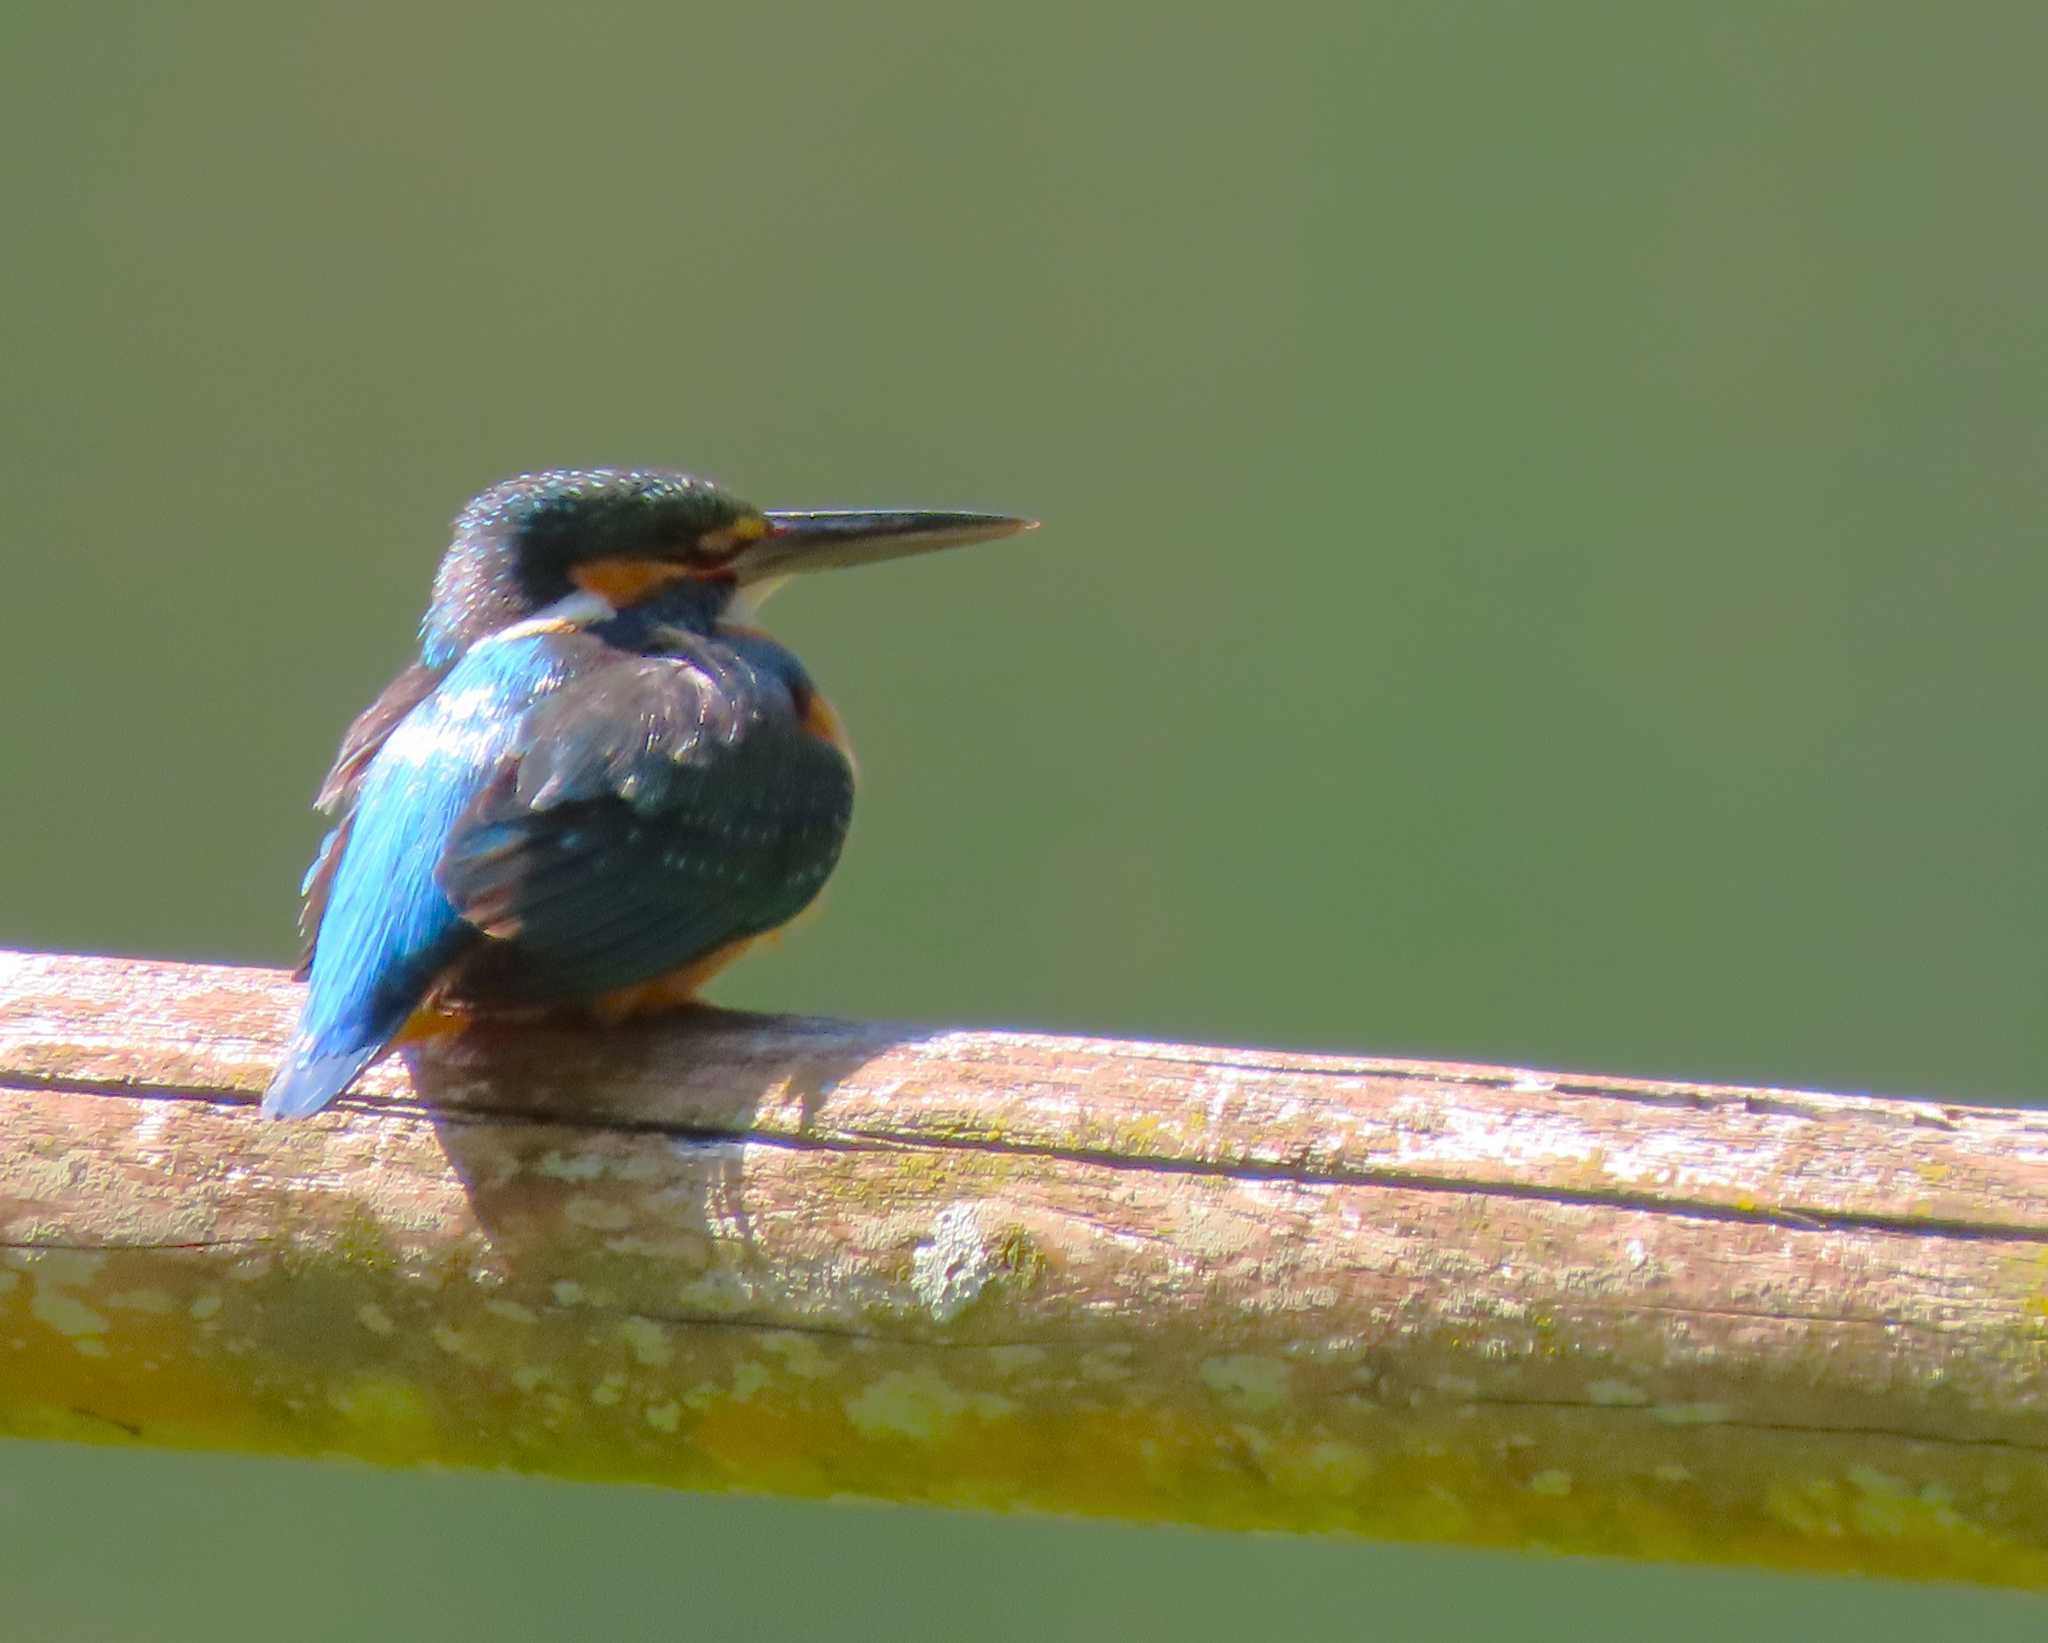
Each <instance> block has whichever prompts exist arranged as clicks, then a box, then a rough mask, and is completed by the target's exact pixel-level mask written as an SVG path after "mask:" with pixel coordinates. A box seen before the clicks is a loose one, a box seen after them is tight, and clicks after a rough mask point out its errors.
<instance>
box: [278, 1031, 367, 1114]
mask: <svg viewBox="0 0 2048 1643" xmlns="http://www.w3.org/2000/svg"><path fill="white" fill-rule="evenodd" d="M396 1030H397V1029H396V1028H395V1027H394V1028H393V1029H392V1031H393V1032H396ZM390 1036H391V1034H389V1033H383V1034H378V1035H376V1036H374V1037H372V1038H371V1039H370V1040H369V1042H367V1043H356V1044H347V1045H343V1046H341V1047H339V1048H328V1047H325V1046H323V1045H322V1043H321V1042H320V1041H319V1040H318V1039H308V1038H307V1037H305V1036H304V1035H303V1034H302V1035H301V1036H300V1037H298V1038H296V1039H294V1040H293V1041H292V1047H291V1049H290V1050H289V1051H287V1052H286V1054H285V1059H284V1065H283V1066H281V1067H279V1068H278V1069H277V1076H276V1077H275V1078H273V1079H272V1080H271V1081H270V1088H269V1089H267V1090H265V1091H264V1092H263V1116H264V1117H265V1118H305V1117H307V1116H309V1115H310V1114H312V1113H316V1112H318V1111H319V1110H320V1109H321V1108H322V1107H324V1106H326V1105H327V1103H328V1102H330V1101H332V1100H333V1099H334V1098H335V1097H336V1096H337V1095H339V1094H341V1092H342V1091H343V1090H345V1089H347V1088H348V1087H349V1085H351V1084H353V1083H354V1082H355V1081H356V1075H357V1074H358V1073H360V1072H361V1071H362V1070H363V1069H364V1068H365V1067H367V1066H368V1065H369V1064H370V1063H371V1062H372V1061H375V1060H376V1059H377V1057H378V1056H380V1055H382V1054H383V1053H384V1049H385V1045H386V1044H387V1043H388V1042H389V1039H390Z"/></svg>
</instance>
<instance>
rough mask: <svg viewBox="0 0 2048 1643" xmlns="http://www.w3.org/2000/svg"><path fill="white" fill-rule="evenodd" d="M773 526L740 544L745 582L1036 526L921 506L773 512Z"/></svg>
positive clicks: (737, 563) (736, 569) (733, 566)
mask: <svg viewBox="0 0 2048 1643" xmlns="http://www.w3.org/2000/svg"><path fill="white" fill-rule="evenodd" d="M765 517H766V518H767V520H768V532H767V534H766V535H764V536H762V537H760V538H758V539H757V540H755V541H753V542H750V543H748V544H747V545H746V546H745V547H743V548H742V549H740V551H739V552H738V553H736V554H735V555H734V556H733V557H732V559H731V561H730V562H729V566H728V568H729V569H730V570H731V571H732V572H733V574H734V575H735V576H736V577H737V578H738V580H739V581H740V582H741V583H742V584H743V585H744V584H745V583H748V582H760V581H765V580H767V579H768V578H770V577H782V576H792V575H795V574H796V573H797V572H799V571H814V570H831V569H834V568H836V567H839V566H844V565H873V564H878V563H879V562H880V561H882V560H884V559H901V558H903V557H904V556H905V555H908V554H913V553H935V552H936V551H938V550H939V549H940V548H958V547H964V546H966V545H967V544H968V543H969V542H990V541H993V540H995V538H997V537H999V536H1015V535H1017V533H1018V532H1020V531H1028V530H1035V529H1037V527H1038V521H1037V520H1035V519H1017V518H1013V517H1012V516H1011V515H1009V514H1006V513H938V512H933V511H930V510H927V509H920V508H875V509H863V508H846V509H827V510H823V511H819V512H791V511H778V512H771V513H769V514H767V515H766V516H765Z"/></svg>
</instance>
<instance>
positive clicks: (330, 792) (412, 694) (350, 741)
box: [297, 662, 447, 981]
mask: <svg viewBox="0 0 2048 1643" xmlns="http://www.w3.org/2000/svg"><path fill="white" fill-rule="evenodd" d="M446 671H447V670H446V669H444V668H430V667H427V666H425V665H424V664H422V663H419V662H414V663H413V664H412V665H411V666H410V667H408V668H406V669H405V671H404V672H402V673H400V674H399V675H398V677H397V678H395V679H393V680H392V681H391V683H390V684H388V685H386V686H385V687H384V689H383V690H382V691H381V692H380V693H379V694H378V696H377V699H376V700H375V701H374V702H372V703H371V704H370V705H369V706H368V707H366V708H364V709H363V711H362V712H360V713H358V714H357V715H356V717H355V720H354V722H353V723H352V724H350V725H349V727H348V732H347V734H346V735H344V736H343V737H342V738H341V749H340V751H339V752H337V753H336V754H335V755H334V763H333V765H332V766H331V767H330V768H329V770H328V772H327V775H326V778H325V779H324V780H323V781H322V782H321V783H320V791H319V793H318V795H317V796H316V797H315V798H314V800H313V808H314V809H315V810H320V811H324V812H326V813H327V814H328V815H330V816H332V817H334V826H333V827H332V828H331V829H330V830H329V831H328V834H327V837H326V838H324V839H322V840H321V841H320V849H319V850H318V852H317V853H316V854H315V855H314V857H313V865H312V866H311V867H309V868H308V869H307V870H306V879H305V882H304V883H303V884H301V885H300V886H299V898H300V899H299V941H300V948H299V968H298V972H297V973H298V978H299V980H301V981H303V980H305V979H306V974H307V971H308V970H309V969H310V968H311V966H312V963H313V940H314V938H315V937H316V936H317V935H319V933H320V920H321V919H322V918H323V917H324V916H325V914H326V912H327V898H328V896H329V895H330V894H332V893H333V889H334V869H335V866H336V864H338V863H339V862H340V860H341V857H342V853H343V851H344V850H345V849H346V847H347V844H348V834H349V827H350V825H351V824H352V823H353V822H354V820H355V807H356V797H357V795H358V794H359V793H360V792H361V791H362V785H363V775H364V773H365V772H366V771H368V769H369V768H370V761H371V760H372V759H374V758H376V756H377V754H378V752H379V750H380V749H382V747H383V746H384V744H385V743H386V742H387V741H389V740H390V739H391V733H392V731H394V730H396V729H397V728H398V726H399V724H400V722H401V721H402V720H403V719H404V718H405V716H406V715H407V714H408V713H410V712H412V710H413V709H414V708H416V707H418V706H419V705H420V703H421V702H423V701H425V700H426V699H427V698H428V697H429V696H431V695H432V694H433V693H434V687H435V686H436V685H438V684H439V683H440V682H441V680H442V678H443V677H444V676H445V674H446Z"/></svg>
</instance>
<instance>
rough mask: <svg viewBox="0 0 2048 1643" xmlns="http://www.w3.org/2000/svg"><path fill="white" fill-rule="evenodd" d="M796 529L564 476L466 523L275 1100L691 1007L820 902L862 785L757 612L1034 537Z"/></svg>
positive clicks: (332, 877)
mask: <svg viewBox="0 0 2048 1643" xmlns="http://www.w3.org/2000/svg"><path fill="white" fill-rule="evenodd" d="M1033 523H1034V522H1033V521H1031V520H1026V519H1013V518H1010V517H1008V516H1006V515H1001V514H982V513H934V512H919V511H907V512H823V513H780V512H763V511H760V510H757V509H755V508H753V507H751V506H750V505H748V504H747V503H745V502H742V501H740V500H738V499H737V498H736V497H733V496H731V495H729V494H728V493H727V492H725V491H723V490H720V489H719V488H718V487H717V486H715V485H713V484H710V483H709V482H707V481H705V480H702V479H695V478H692V477H690V476H689V475H687V474H682V473H677V472H673V471H670V470H666V469H650V468H633V469H621V468H595V469H565V470H559V471H555V472H549V473H538V474H528V475H525V476H523V477H521V478H517V479H511V480H507V481H506V482H505V483H503V484H500V485H496V486H493V487H492V488H491V489H490V490H487V491H485V492H484V493H483V494H482V495H480V496H478V497H477V498H476V499H475V500H474V501H472V502H471V503H470V504H469V506H468V507H467V508H465V509H464V510H463V511H462V513H461V514H460V515H459V516H458V517H457V519H456V522H455V534H454V541H453V543H452V544H451V545H450V547H449V549H448V551H447V553H446V555H445V556H444V557H443V558H442V560H441V566H440V570H439V572H438V574H437V575H436V577H435V580H434V591H433V599H432V602H431V604H430V605H429V606H428V609H427V614H426V619H425V620H424V622H423V623H422V624H421V628H420V640H421V643H420V655H419V660H418V661H417V662H415V663H414V664H413V665H412V666H410V667H408V668H407V669H406V670H405V671H404V672H403V673H401V674H399V676H398V677H397V678H396V679H394V680H393V681H392V682H391V684H390V685H389V687H387V688H386V690H385V691H384V693H383V694H382V695H381V696H380V697H378V698H377V700H376V701H375V702H374V703H373V704H372V705H371V706H370V707H369V708H368V709H367V710H366V711H365V712H364V713H363V714H362V715H361V716H360V717H359V718H357V720H356V721H355V723H354V724H353V725H351V726H350V727H349V731H348V734H347V736H346V737H345V738H344V739H343V741H342V745H341V751H340V753H339V754H338V755H337V757H336V759H335V761H334V768H333V769H332V770H331V771H330V772H329V773H328V776H327V780H326V783H325V785H324V786H323V787H322V788H321V790H320V795H319V798H318V800H317V801H316V802H317V804H318V806H319V808H320V809H322V810H324V811H327V812H328V813H329V814H330V815H331V816H332V817H333V819H334V828H333V831H332V832H330V833H329V834H328V835H327V838H326V841H325V842H324V843H323V844H322V845H321V847H320V852H319V854H318V856H317V857H316V858H315V860H314V862H313V866H312V869H311V871H310V872H308V874H307V875H306V883H305V885H304V887H303V889H304V895H305V906H304V914H303V927H304V930H305V933H306V936H307V940H308V944H309V945H308V952H307V958H306V961H305V964H304V967H303V969H302V972H301V973H302V974H303V976H304V977H305V979H306V981H307V983H308V990H307V995H306V1001H305V1005H304V1008H303V1010H302V1012H301V1014H300V1017H299V1024H298V1030H297V1033H296V1034H295V1036H294V1038H293V1040H292V1043H291V1046H290V1049H289V1050H288V1051H287V1053H286V1056H285V1059H284V1063H283V1065H282V1066H281V1067H280V1068H279V1070H278V1073H277V1076H276V1078H275V1079H274V1080H273V1081H272V1083H271V1085H270V1089H269V1091H268V1093H267V1094H266V1095H265V1096H264V1098H263V1110H264V1112H265V1113H267V1114H268V1115H270V1116H271V1117H273V1118H297V1117H302V1116H304V1115H305V1114H308V1113H313V1112H317V1111H319V1110H320V1108H322V1107H324V1106H325V1105H327V1103H328V1102H330V1101H332V1100H333V1099H334V1098H335V1097H336V1096H337V1095H339V1094H341V1093H342V1091H344V1090H346V1089H347V1088H348V1086H349V1084H350V1083H351V1082H352V1081H353V1080H354V1079H355V1077H356V1076H357V1075H358V1074H359V1073H360V1072H361V1071H362V1070H363V1069H364V1068H365V1067H366V1066H368V1065H369V1064H370V1063H371V1062H372V1061H374V1060H375V1059H376V1058H377V1057H378V1056H379V1055H381V1054H382V1053H383V1052H384V1051H385V1050H386V1049H388V1048H389V1047H390V1046H391V1045H392V1044H393V1042H394V1041H397V1040H399V1039H400V1038H401V1036H402V1035H407V1034H408V1033H418V1034H423V1033H426V1032H429V1031H432V1030H433V1029H434V1027H435V1025H436V1024H437V1023H441V1022H455V1023H459V1022H460V1021H461V1020H463V1019H464V1018H465V1017H466V1016H467V1015H469V1014H473V1013H476V1012H489V1011H492V1010H504V1009H530V1008H535V1007H552V1006H558V1005H572V1006H577V1007H581V1008H585V1009H587V1010H589V1011H590V1012H591V1013H593V1014H594V1015H596V1016H597V1017H598V1018H600V1019H606V1020H615V1019H617V1018H619V1017H621V1016H624V1015H629V1014H632V1013H634V1012H636V1011H639V1010H645V1009H653V1008H659V1007H662V1006H664V1005H669V1004H674V1003H680V1002H682V1001H684V1000H686V999H687V998H689V997H690V996H691V995H692V994H693V993H694V992H695V991H696V989H697V988H698V987H700V986H701V985H702V984H703V983H704V982H705V981H706V980H707V979H708V978H709V977H710V976H711V975H712V974H713V973H715V972H716V971H717V970H719V969H720V968H722V967H723V966H724V965H726V964H727V963H729V962H730V961H731V960H732V959H734V958H736V957H737V956H738V955H739V954H740V952H741V951H742V950H744V948H745V947H746V946H747V944H748V943H749V942H750V941H752V940H753V939H754V938H755V937H757V936H760V935H762V934H763V933H765V932H767V931H769V930H772V929H774V928H775V927H776V926H778V925H781V924H784V923H786V922H787V921H788V920H790V919H791V918H794V917H795V916H796V914H797V913H799V912H800V911H802V909H803V908H804V906H805V905H806V904H807V903H809V902H810V900H811V899H812V898H813V897H814V896H815V895H816V894H817V893H818V890H819V887H820V886H822V885H823V884H824V882H825V878H826V876H827V875H828V874H829V873H830V872H831V871H832V868H833V865H834V863H835V862H836V861H837V860H838V858H839V850H840V846H841V844H842V843H843V842H844V840H845V837H846V828H847V822H848V819H849V817H850V815H851V813H852V804H853V765H852V762H851V760H850V758H849V757H848V753H847V748H846V743H845V740H844V737H843V736H842V734H841V732H840V730H839V726H838V721H837V719H836V718H835V717H834V715H833V713H832V710H831V709H830V707H828V706H827V705H826V703H825V700H824V698H823V697H822V696H820V695H819V694H818V692H817V690H816V688H815V687H814V686H813V685H812V683H811V680H810V677H809V675H808V674H806V673H805V671H804V668H803V664H802V663H801V662H799V661H798V660H797V659H796V657H795V656H793V655H791V654H790V652H789V651H787V650H785V649H784V648H783V647H782V646H781V645H779V644H777V643H776V642H775V641H774V640H773V639H771V638H769V637H768V636H767V635H766V634H764V633H762V632H761V631H759V630H758V629H756V628H752V627H749V626H745V625H743V621H742V620H740V618H742V617H743V616H744V614H745V612H744V608H743V603H742V602H743V601H746V600H748V599H750V598H758V597H759V596H760V595H762V594H763V593H764V592H765V591H766V590H767V588H768V587H769V586H771V585H772V584H775V583H777V582H779V581H780V580H781V579H783V578H784V577H787V576H790V575H793V574H796V573H798V572H802V571H809V570H821V569H825V568H827V567H830V566H838V565H862V564H869V563H872V562H874V561H877V560H881V559H890V558H895V557H897V556H899V555H903V554H912V553H923V552H927V551H929V550H932V549H936V548H945V547H952V546H956V545H958V544H962V543H967V542H979V541H985V540H988V539H990V538H993V537H999V536H1008V535H1011V534H1013V533H1015V532H1018V531H1023V530H1028V529H1030V528H1031V526H1032V524H1033Z"/></svg>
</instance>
